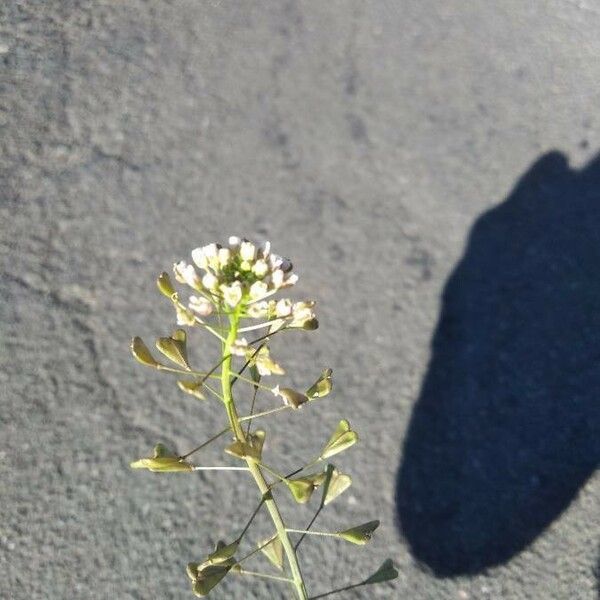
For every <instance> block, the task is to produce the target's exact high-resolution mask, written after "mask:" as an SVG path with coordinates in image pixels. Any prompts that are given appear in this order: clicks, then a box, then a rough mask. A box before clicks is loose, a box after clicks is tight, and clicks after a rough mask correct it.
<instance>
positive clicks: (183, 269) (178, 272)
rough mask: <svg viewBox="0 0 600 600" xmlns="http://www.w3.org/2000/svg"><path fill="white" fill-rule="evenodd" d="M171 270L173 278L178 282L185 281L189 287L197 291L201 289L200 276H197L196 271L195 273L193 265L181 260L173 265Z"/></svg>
mask: <svg viewBox="0 0 600 600" xmlns="http://www.w3.org/2000/svg"><path fill="white" fill-rule="evenodd" d="M173 271H174V273H175V279H177V281H179V283H186V284H187V285H189V286H190V287H191V288H194V289H195V290H198V291H199V290H201V289H202V283H201V281H200V277H198V273H196V269H194V267H193V265H188V264H187V263H186V262H185V261H183V260H182V261H180V262H178V263H177V264H175V265H173Z"/></svg>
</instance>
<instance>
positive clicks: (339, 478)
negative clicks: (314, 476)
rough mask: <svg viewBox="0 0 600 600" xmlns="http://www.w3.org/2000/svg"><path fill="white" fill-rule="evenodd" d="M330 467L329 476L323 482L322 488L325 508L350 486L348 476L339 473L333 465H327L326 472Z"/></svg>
mask: <svg viewBox="0 0 600 600" xmlns="http://www.w3.org/2000/svg"><path fill="white" fill-rule="evenodd" d="M330 467H331V475H330V476H329V477H328V479H326V480H325V486H324V487H323V504H324V505H325V506H327V505H328V504H329V503H330V502H333V501H334V500H335V499H336V498H337V497H338V496H340V495H341V494H343V493H344V492H345V491H346V490H347V489H348V488H349V487H350V486H351V485H352V479H351V477H350V475H344V474H343V473H340V472H339V471H338V470H337V469H336V468H335V467H333V465H327V469H328V471H329V468H330Z"/></svg>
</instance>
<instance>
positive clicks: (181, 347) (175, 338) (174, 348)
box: [156, 329, 190, 369]
mask: <svg viewBox="0 0 600 600" xmlns="http://www.w3.org/2000/svg"><path fill="white" fill-rule="evenodd" d="M156 347H157V348H158V349H159V350H160V351H161V352H162V353H163V354H164V355H165V356H166V357H167V358H168V359H170V360H172V361H173V362H174V363H176V364H178V365H179V366H180V367H183V368H184V369H189V368H190V365H189V364H188V358H187V344H186V333H185V330H183V329H176V330H175V331H174V332H173V335H172V336H171V337H161V338H158V340H156Z"/></svg>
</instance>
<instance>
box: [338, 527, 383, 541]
mask: <svg viewBox="0 0 600 600" xmlns="http://www.w3.org/2000/svg"><path fill="white" fill-rule="evenodd" d="M378 527H379V521H369V522H368V523H363V524H362V525H357V526H356V527H351V528H350V529H346V530H345V531H338V532H337V534H336V535H337V536H338V537H341V538H342V539H344V540H346V541H348V542H352V543H353V544H358V545H359V546H364V544H366V543H367V542H368V541H369V540H370V539H371V537H372V536H373V532H374V531H375V530H376V529H377V528H378Z"/></svg>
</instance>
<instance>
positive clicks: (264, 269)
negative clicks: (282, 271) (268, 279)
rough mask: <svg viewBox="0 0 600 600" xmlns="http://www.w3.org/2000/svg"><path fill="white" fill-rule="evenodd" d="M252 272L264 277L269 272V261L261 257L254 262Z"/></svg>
mask: <svg viewBox="0 0 600 600" xmlns="http://www.w3.org/2000/svg"><path fill="white" fill-rule="evenodd" d="M252 272H253V273H254V274H255V275H256V276H257V277H260V278H262V277H264V276H265V275H266V274H267V273H268V272H269V265H268V264H267V262H266V261H265V260H264V259H262V258H259V259H258V260H257V261H256V262H255V263H254V266H253V267H252Z"/></svg>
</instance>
